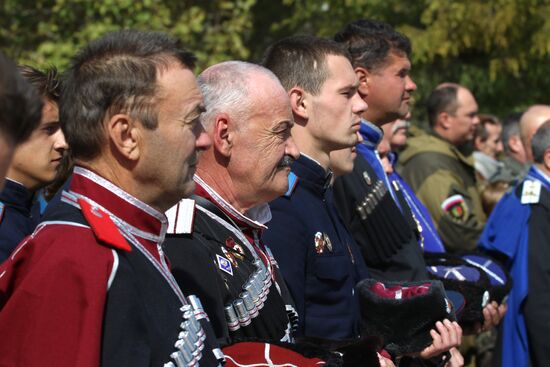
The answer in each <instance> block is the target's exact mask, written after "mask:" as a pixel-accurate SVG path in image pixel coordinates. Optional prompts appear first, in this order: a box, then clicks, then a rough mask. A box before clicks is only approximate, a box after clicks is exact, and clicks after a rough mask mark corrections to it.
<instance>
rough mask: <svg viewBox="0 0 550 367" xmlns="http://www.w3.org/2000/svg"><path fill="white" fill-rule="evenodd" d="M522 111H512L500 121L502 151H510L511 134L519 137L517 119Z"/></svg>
mask: <svg viewBox="0 0 550 367" xmlns="http://www.w3.org/2000/svg"><path fill="white" fill-rule="evenodd" d="M521 115H523V112H512V113H511V114H509V115H508V116H506V118H505V119H504V120H503V121H502V133H501V138H502V146H503V147H504V152H505V153H509V152H510V144H509V143H510V138H511V137H512V136H518V137H519V121H520V119H521Z"/></svg>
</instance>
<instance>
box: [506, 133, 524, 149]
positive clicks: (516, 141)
mask: <svg viewBox="0 0 550 367" xmlns="http://www.w3.org/2000/svg"><path fill="white" fill-rule="evenodd" d="M508 148H509V150H510V151H511V152H512V153H519V152H521V151H522V149H523V142H522V141H521V138H520V137H519V135H512V136H510V137H509V138H508Z"/></svg>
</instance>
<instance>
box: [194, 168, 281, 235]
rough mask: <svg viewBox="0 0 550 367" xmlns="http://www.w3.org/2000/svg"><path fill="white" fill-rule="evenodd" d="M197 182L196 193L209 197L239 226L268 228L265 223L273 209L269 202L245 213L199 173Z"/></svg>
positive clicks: (195, 178)
mask: <svg viewBox="0 0 550 367" xmlns="http://www.w3.org/2000/svg"><path fill="white" fill-rule="evenodd" d="M194 180H195V182H196V184H197V187H196V189H195V195H198V196H201V197H203V198H205V199H208V200H209V201H211V202H212V203H213V204H215V205H216V206H217V207H218V208H219V209H220V210H222V211H223V212H224V213H225V214H226V215H228V216H229V217H230V218H231V219H232V220H233V221H235V222H236V224H237V225H238V226H239V227H251V228H253V229H262V230H263V229H266V228H267V227H266V226H265V223H267V222H269V221H270V220H271V210H270V209H269V205H268V204H267V203H263V204H259V205H257V206H255V207H253V208H250V209H249V210H247V211H246V212H245V213H244V214H243V213H241V212H239V211H238V210H237V209H236V208H235V207H234V206H233V205H231V204H229V203H228V202H227V201H226V200H225V199H224V198H223V197H221V196H220V195H219V194H218V193H217V192H216V191H215V190H214V189H213V188H211V187H210V186H208V184H207V183H206V182H204V181H203V180H202V179H201V178H200V177H199V176H198V175H195V176H194Z"/></svg>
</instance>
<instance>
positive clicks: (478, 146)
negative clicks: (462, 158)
mask: <svg viewBox="0 0 550 367" xmlns="http://www.w3.org/2000/svg"><path fill="white" fill-rule="evenodd" d="M482 145H483V141H482V140H481V137H479V136H476V137H475V138H474V149H475V150H478V151H481V149H482V148H483V146H482Z"/></svg>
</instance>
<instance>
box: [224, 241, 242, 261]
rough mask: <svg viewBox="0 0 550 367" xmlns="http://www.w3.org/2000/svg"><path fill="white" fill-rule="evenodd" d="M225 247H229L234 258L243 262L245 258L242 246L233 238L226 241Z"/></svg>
mask: <svg viewBox="0 0 550 367" xmlns="http://www.w3.org/2000/svg"><path fill="white" fill-rule="evenodd" d="M225 247H227V248H228V249H229V250H230V251H231V252H232V253H233V255H234V256H236V257H237V258H238V259H239V260H241V261H242V260H243V258H244V249H243V247H242V246H241V245H239V244H238V243H237V242H235V240H234V239H233V237H231V236H229V237H227V238H226V240H225Z"/></svg>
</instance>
